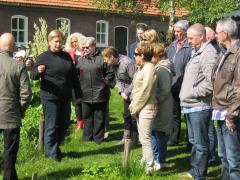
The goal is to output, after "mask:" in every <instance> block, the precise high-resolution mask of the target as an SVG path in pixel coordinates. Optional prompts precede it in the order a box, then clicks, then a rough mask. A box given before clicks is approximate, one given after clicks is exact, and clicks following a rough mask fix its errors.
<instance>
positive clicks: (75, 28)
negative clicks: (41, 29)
mask: <svg viewBox="0 0 240 180" xmlns="http://www.w3.org/2000/svg"><path fill="white" fill-rule="evenodd" d="M140 1H141V2H145V1H142V0H140ZM140 1H139V2H140ZM141 2H140V3H139V9H140V10H142V13H140V14H138V15H136V14H134V13H133V12H130V11H129V13H118V12H117V11H116V10H112V11H109V12H108V13H105V12H103V11H101V10H99V9H97V8H96V7H95V6H93V4H92V2H91V1H90V0H33V1H31V0H19V1H18V0H0V24H1V25H0V33H3V32H12V33H13V34H14V36H15V38H16V42H17V44H26V43H27V42H29V41H31V40H32V37H33V34H34V28H33V24H34V22H35V23H36V22H38V19H39V18H40V17H42V18H44V19H45V20H46V21H47V24H48V30H49V31H50V30H52V29H55V28H56V27H58V26H59V25H60V24H61V21H64V20H66V21H67V23H68V24H69V29H68V34H71V33H73V32H81V33H83V34H84V35H86V36H93V37H95V38H96V41H97V47H101V48H103V47H106V46H109V45H112V46H115V47H116V48H117V49H118V50H119V52H120V53H122V54H127V49H128V45H129V44H130V43H131V42H132V41H134V40H135V26H136V23H138V22H142V23H146V24H147V25H149V26H150V27H152V28H155V29H156V30H157V31H159V32H166V30H167V28H168V22H167V20H168V14H163V13H161V12H160V11H159V9H158V8H156V7H155V6H153V5H152V4H151V3H150V4H149V3H144V4H142V3H141ZM148 2H149V1H148ZM141 4H142V5H141ZM186 14H187V11H185V10H182V9H179V8H177V9H176V16H177V17H182V16H184V15H186ZM160 18H165V21H162V22H161V21H160Z"/></svg>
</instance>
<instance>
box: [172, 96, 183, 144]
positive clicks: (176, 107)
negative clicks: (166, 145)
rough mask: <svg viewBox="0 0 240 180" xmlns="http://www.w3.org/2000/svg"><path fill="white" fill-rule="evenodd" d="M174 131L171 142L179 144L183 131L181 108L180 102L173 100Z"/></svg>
mask: <svg viewBox="0 0 240 180" xmlns="http://www.w3.org/2000/svg"><path fill="white" fill-rule="evenodd" d="M172 123H173V124H172V131H171V133H170V137H169V141H170V142H172V143H174V144H178V143H179V139H180V131H181V107H180V100H179V101H178V100H176V99H175V98H174V100H173V121H172Z"/></svg>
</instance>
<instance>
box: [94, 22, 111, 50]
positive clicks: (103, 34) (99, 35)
mask: <svg viewBox="0 0 240 180" xmlns="http://www.w3.org/2000/svg"><path fill="white" fill-rule="evenodd" d="M96 43H97V47H106V46H108V22H107V21H103V20H100V21H97V22H96Z"/></svg>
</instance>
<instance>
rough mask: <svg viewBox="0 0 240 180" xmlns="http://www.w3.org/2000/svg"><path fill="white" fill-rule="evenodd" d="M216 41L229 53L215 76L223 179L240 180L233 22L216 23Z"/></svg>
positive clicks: (239, 80) (239, 95)
mask: <svg viewBox="0 0 240 180" xmlns="http://www.w3.org/2000/svg"><path fill="white" fill-rule="evenodd" d="M216 34H217V41H218V42H219V43H220V44H221V45H223V46H224V47H225V48H226V49H227V51H226V52H225V53H224V54H222V56H221V57H220V58H219V61H218V63H217V64H216V66H215V68H214V71H213V74H212V80H213V108H214V111H213V117H212V119H213V120H217V123H218V131H217V134H218V147H219V148H218V155H219V157H220V158H221V162H222V179H229V180H235V179H240V138H239V137H240V91H239V89H240V41H239V39H237V36H238V27H237V24H236V22H235V21H234V20H232V19H230V18H228V19H222V20H220V21H218V22H217V27H216Z"/></svg>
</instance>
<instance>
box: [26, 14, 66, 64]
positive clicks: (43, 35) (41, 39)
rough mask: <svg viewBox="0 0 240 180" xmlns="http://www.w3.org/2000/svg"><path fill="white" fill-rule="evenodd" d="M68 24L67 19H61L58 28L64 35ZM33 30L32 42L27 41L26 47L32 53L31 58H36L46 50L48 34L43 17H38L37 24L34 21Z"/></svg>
mask: <svg viewBox="0 0 240 180" xmlns="http://www.w3.org/2000/svg"><path fill="white" fill-rule="evenodd" d="M68 27H69V24H68V23H67V21H61V27H60V28H59V30H60V31H61V32H62V33H63V35H64V36H65V35H66V34H67V31H68ZM34 30H35V34H34V35H33V42H31V41H30V42H29V44H28V46H29V47H28V48H29V49H30V54H31V55H32V57H33V59H34V60H36V59H37V57H38V56H39V55H40V54H41V53H43V52H44V51H47V49H48V41H47V34H48V25H47V22H46V20H45V19H43V18H39V25H38V24H37V23H34Z"/></svg>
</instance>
